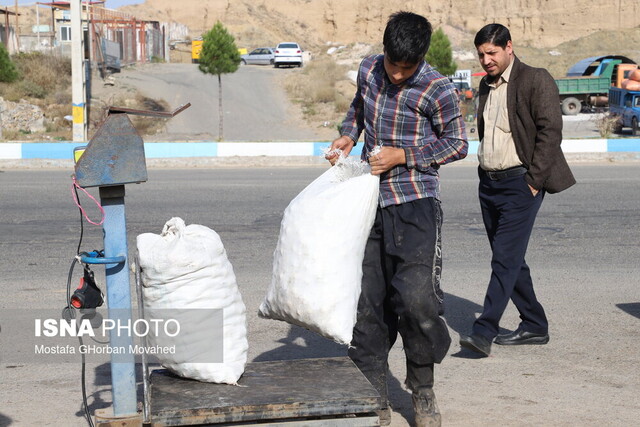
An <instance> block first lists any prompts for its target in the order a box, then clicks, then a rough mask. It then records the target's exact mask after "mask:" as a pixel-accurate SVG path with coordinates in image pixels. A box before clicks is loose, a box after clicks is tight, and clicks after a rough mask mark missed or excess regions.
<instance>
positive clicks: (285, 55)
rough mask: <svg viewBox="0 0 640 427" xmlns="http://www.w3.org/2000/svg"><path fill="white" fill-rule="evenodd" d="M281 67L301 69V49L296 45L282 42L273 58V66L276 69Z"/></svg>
mask: <svg viewBox="0 0 640 427" xmlns="http://www.w3.org/2000/svg"><path fill="white" fill-rule="evenodd" d="M281 65H294V66H298V67H302V48H301V47H300V45H299V44H298V43H295V42H284V43H280V44H278V46H277V47H276V51H275V57H274V58H273V66H274V67H276V68H278V67H280V66H281Z"/></svg>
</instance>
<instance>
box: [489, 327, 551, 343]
mask: <svg viewBox="0 0 640 427" xmlns="http://www.w3.org/2000/svg"><path fill="white" fill-rule="evenodd" d="M548 342H549V334H536V333H534V332H527V331H524V330H522V329H516V330H515V331H513V332H510V333H508V334H504V335H498V336H497V337H496V340H495V343H496V344H500V345H525V344H529V345H542V344H546V343H548Z"/></svg>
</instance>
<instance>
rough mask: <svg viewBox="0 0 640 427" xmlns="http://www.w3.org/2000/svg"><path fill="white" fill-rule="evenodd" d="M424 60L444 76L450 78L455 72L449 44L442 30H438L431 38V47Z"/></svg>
mask: <svg viewBox="0 0 640 427" xmlns="http://www.w3.org/2000/svg"><path fill="white" fill-rule="evenodd" d="M425 60H426V61H427V62H428V63H429V64H430V65H431V66H432V67H433V68H435V69H436V70H438V71H439V72H440V74H442V75H444V76H450V75H452V74H453V73H455V72H456V69H457V68H458V66H457V65H456V63H455V61H454V60H453V52H452V51H451V43H450V42H449V37H447V35H446V34H445V33H444V31H442V28H438V29H437V30H436V31H435V32H434V33H433V35H432V36H431V46H430V47H429V51H428V52H427V55H426V56H425Z"/></svg>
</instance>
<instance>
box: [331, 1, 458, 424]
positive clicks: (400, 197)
mask: <svg viewBox="0 0 640 427" xmlns="http://www.w3.org/2000/svg"><path fill="white" fill-rule="evenodd" d="M431 33H432V29H431V24H430V23H429V21H427V19H425V18H424V17H422V16H420V15H416V14H413V13H409V12H398V13H395V14H393V15H391V17H390V18H389V21H388V23H387V26H386V29H385V32H384V39H383V44H384V54H382V55H373V56H369V57H367V58H365V59H364V60H363V61H362V62H361V64H360V68H359V71H358V81H357V90H356V94H355V97H354V99H353V102H352V103H351V107H350V109H349V112H348V113H347V116H346V118H345V120H344V122H343V124H342V128H341V132H340V133H341V136H340V138H338V139H336V140H335V141H333V143H332V145H331V149H332V150H333V149H340V150H342V151H343V153H345V154H349V152H350V151H351V149H352V148H353V147H354V145H355V143H356V141H357V140H358V138H359V136H360V135H361V134H362V133H363V132H364V147H363V149H362V159H363V160H366V161H368V162H369V163H370V165H371V173H372V174H374V175H380V199H379V206H378V210H377V213H376V219H375V222H374V225H373V228H372V230H371V234H370V236H369V240H368V242H367V247H366V249H365V256H364V261H363V277H362V293H361V296H360V301H359V303H358V319H357V323H356V326H355V328H354V331H353V341H352V342H351V347H350V348H349V356H350V357H351V359H352V360H353V361H354V363H355V364H356V365H357V366H358V368H359V369H360V370H361V371H362V372H363V373H364V375H365V376H366V377H367V378H368V379H369V381H370V382H371V383H372V384H373V386H374V387H375V388H376V389H377V390H378V392H379V393H380V395H381V396H382V399H383V402H385V403H386V402H387V378H386V375H387V371H388V363H387V359H388V355H389V350H390V349H391V347H392V346H393V344H394V342H395V340H396V338H397V334H398V332H399V333H400V335H401V336H402V342H403V346H404V351H405V354H406V359H407V360H406V362H407V378H406V385H407V387H408V388H409V389H410V390H411V391H412V393H413V407H414V410H415V413H416V424H417V425H419V426H426V425H429V426H439V425H440V413H439V411H438V408H437V404H436V399H435V395H434V393H433V382H434V379H433V366H434V364H435V363H440V362H441V361H442V359H443V358H444V356H445V355H446V353H447V351H448V349H449V345H450V343H451V338H450V337H449V331H448V329H447V325H446V323H445V321H444V319H443V318H442V317H441V315H442V314H443V304H442V303H443V292H442V291H441V289H440V274H441V266H442V255H441V238H440V230H441V225H442V210H441V208H440V200H439V197H440V194H439V178H438V169H439V168H440V165H443V164H446V163H450V162H453V161H455V160H460V159H463V158H464V157H465V156H466V154H467V148H468V143H467V141H466V135H465V132H464V121H463V119H462V117H461V114H460V109H459V106H458V98H457V96H456V91H455V88H454V86H453V85H452V84H451V82H450V81H449V80H448V79H447V78H446V77H444V76H442V75H441V74H440V73H438V72H437V71H436V70H435V69H434V68H432V67H431V66H430V65H429V64H427V63H426V62H425V60H424V57H425V55H426V53H427V50H428V49H429V43H430V40H431ZM376 146H379V147H380V151H379V152H378V153H377V154H374V155H370V153H371V151H372V150H373V149H374V147H376ZM327 158H328V160H329V161H330V162H331V163H332V164H333V163H335V161H336V159H337V157H336V156H335V155H329V156H328V157H327ZM379 415H380V421H381V424H383V425H388V424H389V423H390V421H391V413H390V410H389V408H388V406H387V407H386V408H385V409H384V410H382V411H380V414H379Z"/></svg>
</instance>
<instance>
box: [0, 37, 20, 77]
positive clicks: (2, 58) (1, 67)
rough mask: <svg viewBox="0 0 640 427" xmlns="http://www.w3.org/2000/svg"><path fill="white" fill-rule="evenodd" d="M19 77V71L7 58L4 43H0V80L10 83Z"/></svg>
mask: <svg viewBox="0 0 640 427" xmlns="http://www.w3.org/2000/svg"><path fill="white" fill-rule="evenodd" d="M18 77H20V73H18V70H17V69H16V66H15V64H14V63H13V62H11V58H9V52H7V49H6V48H5V47H4V44H2V43H0V82H7V83H11V82H14V81H16V80H17V79H18Z"/></svg>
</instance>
